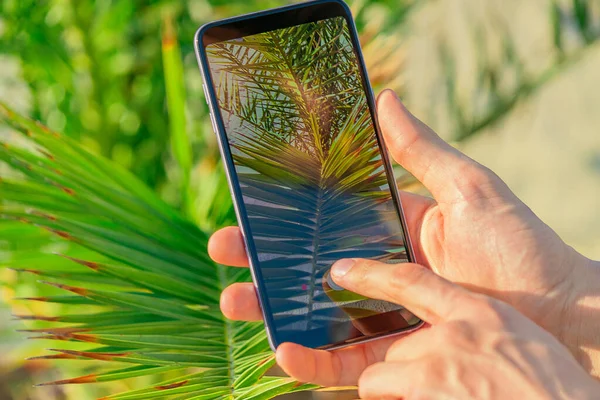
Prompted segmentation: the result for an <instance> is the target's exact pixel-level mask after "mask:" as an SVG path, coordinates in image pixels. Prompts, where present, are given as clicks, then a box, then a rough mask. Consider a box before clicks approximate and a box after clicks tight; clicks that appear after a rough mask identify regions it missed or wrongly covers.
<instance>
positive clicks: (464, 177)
mask: <svg viewBox="0 0 600 400" xmlns="http://www.w3.org/2000/svg"><path fill="white" fill-rule="evenodd" d="M454 176H455V182H454V184H455V186H456V188H457V190H458V191H459V193H460V194H461V197H462V198H463V199H465V200H469V199H474V198H485V197H489V196H491V195H493V194H494V193H496V192H497V190H496V184H497V182H498V181H499V179H500V178H498V176H497V175H496V174H495V173H494V172H493V171H492V170H490V169H489V168H487V167H485V166H483V165H481V164H479V163H477V162H475V161H473V160H471V159H467V160H463V161H461V162H460V165H459V166H457V169H456V174H454Z"/></svg>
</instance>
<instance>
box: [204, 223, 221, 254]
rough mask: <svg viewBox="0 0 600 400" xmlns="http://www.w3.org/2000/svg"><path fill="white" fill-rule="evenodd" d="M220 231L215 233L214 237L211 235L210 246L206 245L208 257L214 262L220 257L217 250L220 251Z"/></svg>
mask: <svg viewBox="0 0 600 400" xmlns="http://www.w3.org/2000/svg"><path fill="white" fill-rule="evenodd" d="M219 232H221V231H220V230H219V231H216V232H215V233H213V234H212V235H210V238H208V244H207V245H206V250H207V251H208V256H209V257H210V258H211V259H212V260H213V261H216V260H215V255H217V256H218V253H217V249H218V247H217V246H218V241H219V239H218V238H219Z"/></svg>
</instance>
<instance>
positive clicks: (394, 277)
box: [389, 264, 429, 290]
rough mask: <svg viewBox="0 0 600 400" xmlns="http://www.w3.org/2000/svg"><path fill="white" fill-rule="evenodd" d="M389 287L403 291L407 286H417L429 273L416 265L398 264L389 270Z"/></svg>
mask: <svg viewBox="0 0 600 400" xmlns="http://www.w3.org/2000/svg"><path fill="white" fill-rule="evenodd" d="M390 271H391V272H390V280H389V283H390V286H391V287H392V288H394V289H395V290H403V289H405V288H407V287H409V286H419V285H421V284H422V283H423V281H424V280H426V278H427V277H428V276H429V271H428V270H426V269H425V268H424V267H421V266H419V265H416V264H400V265H395V266H394V267H393V268H390Z"/></svg>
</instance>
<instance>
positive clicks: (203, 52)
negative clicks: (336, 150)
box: [195, 0, 422, 350]
mask: <svg viewBox="0 0 600 400" xmlns="http://www.w3.org/2000/svg"><path fill="white" fill-rule="evenodd" d="M339 17H341V18H343V21H345V22H340V21H341V20H340V18H339ZM327 21H335V23H337V24H338V25H339V24H340V23H342V24H343V25H344V27H342V28H341V29H342V30H343V34H345V35H346V36H344V37H345V38H346V40H349V41H350V44H351V47H352V50H353V53H354V56H355V61H356V66H357V70H358V73H359V74H360V81H361V82H360V83H361V86H362V89H363V90H364V96H365V101H366V104H365V108H366V107H367V106H368V113H367V114H365V115H368V117H369V118H370V123H371V124H372V125H369V126H367V128H371V129H372V130H373V131H374V134H375V136H376V145H374V146H373V147H377V148H378V149H379V153H378V154H379V156H380V160H379V159H378V161H380V162H381V166H382V171H383V173H382V176H384V177H385V179H386V180H387V185H389V197H390V199H389V201H390V204H391V205H392V207H393V209H394V215H395V217H394V218H396V219H397V221H394V223H397V224H399V225H398V227H399V228H398V229H399V230H400V231H401V232H400V233H401V237H402V249H403V253H402V254H403V257H404V258H403V259H402V261H406V262H414V261H415V258H414V253H413V250H412V246H411V244H410V239H409V238H408V235H407V228H406V225H405V222H404V216H403V212H402V207H401V204H400V199H399V196H398V192H397V188H396V183H395V180H394V178H393V173H392V168H391V165H390V163H389V159H388V157H387V154H386V150H385V146H384V145H383V139H382V137H381V134H380V131H379V128H378V126H377V122H376V121H377V119H376V115H375V112H376V111H375V110H376V108H375V100H374V96H373V93H372V90H371V88H370V85H369V83H368V77H367V72H366V69H365V66H364V61H363V58H362V54H361V51H360V45H359V43H358V36H357V33H356V28H355V26H354V22H353V19H352V16H351V13H350V10H349V8H348V6H347V5H346V4H345V3H344V2H343V1H341V0H317V1H311V2H306V3H300V4H295V5H291V6H286V7H281V8H276V9H272V10H267V11H263V12H257V13H252V14H248V15H244V16H240V17H235V18H229V19H225V20H221V21H216V22H212V23H209V24H206V25H204V26H202V27H201V28H200V29H199V30H198V31H197V33H196V37H195V48H196V54H197V57H198V63H199V65H200V70H201V72H202V75H203V79H204V82H205V85H204V90H205V95H206V99H207V102H208V105H209V108H210V111H211V122H212V124H213V129H214V131H215V133H216V135H217V138H218V142H219V146H220V150H221V155H222V157H223V162H224V165H225V170H226V174H227V177H228V181H229V186H230V189H231V193H232V197H233V203H234V207H235V211H236V215H237V219H238V222H239V224H240V227H241V230H242V233H243V236H244V241H245V245H246V249H247V253H248V257H249V261H250V269H251V272H252V277H253V281H254V285H255V287H256V291H257V294H258V298H259V302H260V305H261V309H262V312H263V317H264V321H265V327H266V330H267V335H268V338H269V343H270V345H271V347H272V348H273V349H274V350H275V349H276V348H277V346H278V345H279V344H281V343H283V342H287V341H289V342H295V343H299V344H302V345H304V346H307V347H312V348H322V349H334V348H339V347H343V346H347V345H353V344H357V343H361V342H365V341H368V340H373V339H376V338H380V337H385V336H390V335H394V334H398V333H403V332H410V331H413V330H415V329H418V328H419V327H420V326H422V321H420V320H418V319H417V318H416V317H414V316H413V317H412V319H411V318H410V317H406V318H405V317H404V316H403V315H406V314H407V310H404V313H403V314H401V313H400V310H399V309H393V308H390V304H385V303H384V302H379V303H377V304H375V302H376V301H374V300H369V299H363V300H360V301H354V302H348V301H345V300H344V301H341V302H337V301H336V299H335V298H334V297H335V295H336V290H340V288H334V287H335V285H334V284H332V282H331V281H330V280H326V275H327V272H326V271H325V272H324V271H323V268H322V265H321V266H319V268H320V272H319V274H320V275H319V284H320V286H319V287H318V290H317V289H313V287H315V286H317V285H316V284H315V278H314V277H311V279H312V280H311V281H310V282H312V286H311V295H314V294H315V293H317V292H318V293H319V296H320V298H326V296H329V299H330V303H331V305H332V306H331V307H329V308H327V307H325V308H327V310H329V309H331V310H333V311H331V312H329V311H327V310H326V311H324V313H325V314H326V315H318V317H319V318H321V319H322V320H325V322H324V324H325V326H322V324H323V322H321V321H319V322H314V323H312V325H314V326H315V327H314V328H312V327H311V321H308V322H307V323H306V324H307V325H306V326H304V327H302V328H299V329H297V330H294V328H290V327H293V326H303V325H302V321H299V320H300V319H302V318H301V316H298V315H292V314H291V313H288V314H286V313H285V311H286V310H285V309H283V311H281V310H279V309H277V310H279V311H277V310H275V311H276V312H275V314H274V311H273V310H274V309H275V307H273V303H274V301H273V299H270V297H269V294H274V293H275V292H277V293H279V292H282V293H291V294H290V298H291V297H292V294H293V295H294V296H297V295H298V292H300V291H301V290H304V287H305V286H307V285H304V284H303V285H301V288H293V287H286V288H285V291H284V290H283V289H282V290H278V289H276V288H274V286H277V285H278V284H279V283H278V281H277V280H276V278H273V279H272V281H269V279H271V278H269V276H271V275H273V274H276V273H278V272H282V273H287V272H289V271H286V270H285V268H284V267H281V268H280V270H279V271H275V270H274V269H264V268H263V267H264V266H265V265H266V264H267V263H268V260H267V261H265V260H262V261H260V260H259V254H260V251H258V250H257V246H256V244H255V241H256V240H255V237H253V234H252V227H253V226H254V228H255V231H256V230H257V229H256V228H257V227H259V225H258V223H257V222H252V221H257V220H258V219H257V218H256V215H251V216H250V217H249V214H248V211H247V208H248V207H249V208H251V209H252V210H254V209H255V208H257V207H261V206H262V204H259V205H258V206H257V205H256V204H250V205H248V204H246V203H247V202H248V201H249V200H248V199H247V197H248V192H246V190H249V189H247V188H248V187H249V185H248V184H247V183H245V182H244V179H241V181H242V182H240V176H242V177H243V176H248V174H247V173H244V172H243V171H244V167H245V166H244V165H240V162H237V161H234V160H239V159H241V158H242V156H241V155H240V154H241V152H240V151H239V150H238V147H236V146H241V145H239V144H237V142H238V141H237V140H236V143H234V138H233V134H232V133H231V131H233V129H232V128H231V122H230V114H231V113H232V112H231V111H227V114H226V111H224V108H226V107H225V106H224V105H223V104H224V103H225V100H224V99H223V97H224V96H225V95H224V94H223V92H222V90H221V89H223V87H225V88H227V87H228V86H227V85H229V84H221V86H219V87H218V88H217V86H216V84H215V80H214V79H213V78H214V76H213V74H218V73H220V71H219V70H218V68H217V67H216V66H213V69H212V70H211V62H214V64H215V65H216V61H214V60H216V59H213V61H211V59H210V57H213V56H210V55H209V53H207V48H208V52H210V51H213V52H214V51H216V50H214V48H216V46H217V45H221V47H220V48H219V49H220V50H223V49H225V50H227V51H229V53H228V54H229V55H230V54H232V53H233V50H231V49H236V42H238V41H243V40H244V38H249V39H248V43H247V44H246V46H247V47H249V48H250V50H249V51H250V53H248V52H246V53H245V54H246V57H250V56H255V55H256V53H254V50H253V48H252V46H257V45H256V44H255V43H252V44H251V40H252V39H251V38H254V37H258V36H259V35H261V34H263V35H264V34H268V33H270V32H275V33H274V34H277V33H278V32H280V30H284V29H289V30H290V31H289V32H290V34H291V33H293V30H292V29H293V28H295V27H301V26H303V25H305V24H313V25H314V24H328V23H329V22H327ZM333 23H334V22H331V24H333ZM315 26H316V25H315ZM325 28H330V26H326V27H324V28H323V29H325ZM311 29H312V28H311ZM315 29H318V27H316V28H315ZM344 29H346V30H344ZM286 33H287V32H286ZM317 34H318V33H317ZM318 37H320V36H318ZM340 40H341V39H340ZM345 43H346V44H348V43H347V42H345ZM239 46H241V45H239ZM246 50H247V49H246ZM248 54H250V56H248ZM263 64H264V63H263ZM219 68H225V67H219ZM309 72H310V71H309ZM248 79H250V78H248ZM263 84H264V82H263ZM298 87H300V86H298ZM232 88H233V86H232ZM238 90H239V89H238ZM242 90H244V96H245V97H244V99H246V100H247V99H248V98H249V97H250V95H249V94H248V93H249V90H247V91H246V89H242ZM218 91H219V93H221V97H222V98H221V99H220V98H219V97H218V96H219V93H218ZM357 95H358V96H360V93H358V92H357ZM238 96H239V98H242V97H241V96H242V95H241V94H238ZM230 108H231V107H230ZM363 112H366V111H365V110H363ZM260 113H261V115H262V114H263V113H264V111H260ZM357 113H358V112H357ZM225 114H226V115H227V116H228V120H227V121H226V120H225V118H224V115H225ZM361 115H363V114H360V115H359V114H357V116H358V117H360V116H361ZM264 118H265V117H264V115H263V116H262V119H264ZM367 123H368V122H367ZM238 125H239V126H238V127H237V128H240V126H241V125H240V123H238ZM228 129H229V133H230V135H229V136H228ZM240 129H241V128H240ZM261 129H262V128H261ZM336 135H338V136H339V137H341V136H342V135H346V133H345V132H341V131H340V132H337V133H336ZM355 136H356V135H355ZM236 139H237V138H236ZM242 139H244V140H245V141H246V142H250V143H249V144H250V145H252V143H251V142H256V141H257V140H260V139H257V136H255V135H254V134H252V135H250V136H243V137H242ZM343 139H344V138H343V137H342V139H339V140H340V141H341V140H343ZM315 140H316V139H315ZM331 140H332V141H333V140H334V139H331ZM315 146H316V145H315ZM331 146H333V145H331ZM236 162H237V163H236ZM240 168H241V170H240ZM245 168H246V170H247V169H248V168H247V167H245ZM240 171H242V172H240ZM258 175H260V174H258ZM250 176H252V175H250ZM253 176H254V177H256V176H257V175H256V174H255V175H253ZM257 185H258V184H257ZM298 187H301V188H304V187H305V186H301V185H300V186H298ZM259 188H262V187H261V186H259ZM253 189H256V188H253ZM244 194H246V200H245V199H244ZM298 194H299V195H301V194H303V193H298ZM367 194H370V193H369V192H368V193H367ZM362 195H364V193H363V194H362ZM274 196H275V195H274ZM259 198H260V196H259ZM262 208H264V207H262ZM275 211H277V210H275ZM388 211H389V210H388ZM388 215H389V212H388ZM263 217H264V216H263ZM260 221H265V219H264V218H263V219H262V220H260ZM267 222H273V221H269V220H268V219H267ZM261 226H262V225H261ZM282 229H283V227H282ZM258 231H260V229H258ZM363 235H364V232H363ZM280 239H281V238H280ZM341 239H343V238H341ZM259 241H260V240H259ZM293 242H294V238H292V237H290V238H289V240H287V242H286V241H281V240H280V241H277V242H275V243H279V245H280V246H285V245H286V244H289V243H293ZM261 243H262V242H261ZM264 246H267V247H269V246H268V244H266V245H264ZM273 246H276V245H274V244H273V243H270V247H269V248H271V247H273ZM366 246H367V245H365V248H366ZM259 247H260V246H259ZM355 247H356V246H355ZM355 247H353V248H352V249H351V250H352V251H350V250H348V249H345V250H346V251H345V252H341V253H340V254H341V255H342V256H343V257H347V256H349V255H350V254H352V255H354V254H357V256H358V257H365V258H366V257H367V256H366V254H370V253H369V252H368V251H367V250H364V251H363V252H362V253H361V252H360V248H359V250H356V249H355ZM315 251H316V250H315ZM357 251H358V252H357ZM275 252H277V251H276V250H275ZM263 253H264V251H263ZM290 255H291V254H290ZM392 258H393V255H392V256H390V257H388V258H386V259H388V260H391V259H392ZM275 261H276V260H275ZM261 263H262V264H261ZM315 263H316V262H315ZM265 268H266V267H265ZM263 269H264V270H263ZM314 271H315V270H314V269H313V274H314V273H315V272H314ZM301 272H302V271H301ZM265 274H266V275H268V276H267V277H266V278H265V276H264V275H265ZM269 274H271V275H269ZM273 276H274V275H273ZM288 282H289V280H288ZM269 283H270V284H271V286H269ZM288 285H289V283H288ZM321 286H322V287H321ZM345 292H347V291H345ZM342 293H343V291H342ZM347 293H350V292H347ZM315 296H316V295H315ZM271 297H275V296H274V295H273V296H271ZM342 298H343V299H348V298H349V297H348V296H347V294H346V297H342ZM283 300H289V304H290V306H289V307H293V306H292V304H296V303H298V302H297V301H296V302H292V301H291V300H290V299H287V298H284V299H283ZM326 300H327V299H326ZM326 300H325V301H326ZM309 302H310V303H311V307H312V303H313V301H312V298H311V299H310V300H309ZM369 302H370V303H369ZM280 303H282V301H281V299H279V301H278V303H277V304H278V307H279V308H281V306H280V305H279V304H280ZM283 303H284V304H285V301H283ZM367 303H369V304H367ZM336 304H343V305H339V307H335V305H336ZM354 304H359V305H362V304H367V308H369V307H371V308H370V309H369V310H367V312H366V313H365V310H362V309H359V308H358V307H354ZM373 304H374V305H373ZM283 307H285V305H284V306H283ZM336 308H337V311H336V310H335V309H336ZM299 310H302V308H299ZM340 310H342V311H340ZM356 310H358V314H356ZM373 310H381V312H375V311H373ZM291 311H292V310H290V312H291ZM297 312H298V311H296V313H297ZM310 312H311V313H312V312H313V308H310ZM314 313H315V315H317V314H318V313H317V311H314ZM327 313H328V314H327ZM280 314H282V315H283V316H281V315H280ZM274 315H275V317H274ZM342 316H346V317H348V316H349V318H346V319H344V318H342ZM278 318H279V319H278ZM311 318H312V317H311ZM316 318H317V317H315V319H316ZM281 321H285V323H284V322H281ZM330 321H331V322H330ZM393 321H396V322H393ZM400 321H401V322H400Z"/></svg>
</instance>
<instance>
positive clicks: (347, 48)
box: [207, 17, 406, 330]
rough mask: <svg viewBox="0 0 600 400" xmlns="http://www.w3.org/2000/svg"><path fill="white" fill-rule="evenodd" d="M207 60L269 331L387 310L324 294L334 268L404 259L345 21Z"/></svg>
mask: <svg viewBox="0 0 600 400" xmlns="http://www.w3.org/2000/svg"><path fill="white" fill-rule="evenodd" d="M207 50H208V54H209V59H210V64H211V70H212V77H213V81H214V84H215V88H216V92H217V97H218V100H219V108H220V110H221V117H222V120H223V123H224V125H225V130H226V132H227V135H228V142H229V145H230V151H231V153H232V155H233V159H234V163H235V167H236V172H237V176H238V180H239V184H240V188H241V192H242V194H243V200H244V205H245V208H246V211H247V214H248V216H249V225H250V229H251V232H252V237H253V240H254V245H255V247H256V249H257V252H258V258H259V261H260V269H261V271H262V272H261V273H262V275H263V279H264V282H265V285H266V289H267V292H268V296H269V299H270V307H271V311H272V313H273V314H274V317H275V321H276V324H277V325H278V326H279V327H281V329H294V330H309V329H313V328H318V327H321V326H325V324H326V323H328V322H330V321H331V320H332V319H334V320H335V319H340V320H348V315H349V316H350V317H351V318H354V319H355V318H362V317H365V316H368V315H371V314H373V313H378V312H385V311H391V310H392V309H395V308H396V306H393V305H388V304H384V303H382V302H375V301H372V300H368V299H364V298H361V297H359V296H357V295H355V294H353V293H349V292H346V291H340V290H334V289H333V288H332V287H330V285H328V284H327V283H325V284H324V283H323V282H324V279H323V278H324V276H325V275H326V274H327V271H328V269H329V268H330V267H331V265H332V263H333V262H335V261H336V260H338V259H340V258H347V257H363V258H365V257H368V258H373V259H378V260H384V261H391V260H393V261H396V262H398V261H402V260H406V251H405V247H404V238H403V235H402V233H401V229H400V224H399V221H398V215H397V212H396V209H395V206H394V203H393V201H392V198H391V195H390V192H389V188H388V182H387V178H386V175H385V169H384V165H383V160H382V158H381V155H380V152H379V149H378V146H377V137H376V135H375V131H374V126H373V122H372V117H371V114H370V111H369V107H368V103H367V98H366V95H365V89H364V88H363V83H362V79H361V75H360V71H359V67H358V62H357V58H356V54H355V53H354V50H353V46H352V40H351V37H350V32H349V29H348V26H347V23H346V21H345V19H344V18H342V17H338V18H332V19H327V20H323V21H317V22H313V23H308V24H303V25H298V26H294V27H290V28H285V29H279V30H274V31H269V32H265V33H260V34H256V35H251V36H246V37H244V38H242V39H237V40H231V41H225V42H220V43H216V44H212V45H209V46H208V48H207ZM332 300H334V301H333V302H332ZM336 304H337V305H342V306H343V309H344V311H346V313H345V314H344V313H342V314H340V311H339V308H338V307H336Z"/></svg>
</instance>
